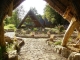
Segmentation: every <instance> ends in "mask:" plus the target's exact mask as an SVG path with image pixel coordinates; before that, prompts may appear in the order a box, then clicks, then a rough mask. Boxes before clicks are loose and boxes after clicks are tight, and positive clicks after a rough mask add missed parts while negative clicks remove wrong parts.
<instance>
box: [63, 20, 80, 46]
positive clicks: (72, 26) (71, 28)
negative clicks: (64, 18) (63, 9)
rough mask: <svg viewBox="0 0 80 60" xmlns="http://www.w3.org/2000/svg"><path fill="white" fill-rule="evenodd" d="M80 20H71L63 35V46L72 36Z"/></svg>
mask: <svg viewBox="0 0 80 60" xmlns="http://www.w3.org/2000/svg"><path fill="white" fill-rule="evenodd" d="M78 23H79V22H78V21H73V19H72V20H71V22H70V25H69V27H68V28H67V30H66V32H65V35H64V37H63V41H62V46H66V44H67V42H68V39H69V37H70V36H71V34H72V33H73V31H74V29H75V28H76V26H78Z"/></svg>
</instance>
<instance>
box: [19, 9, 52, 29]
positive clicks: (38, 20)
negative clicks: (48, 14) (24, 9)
mask: <svg viewBox="0 0 80 60" xmlns="http://www.w3.org/2000/svg"><path fill="white" fill-rule="evenodd" d="M27 17H30V18H31V22H33V23H34V26H33V25H31V26H30V27H49V26H50V25H51V24H52V23H51V22H49V21H48V20H47V18H45V19H43V18H42V16H40V15H38V14H37V15H36V14H35V13H34V11H33V10H31V9H30V10H29V11H28V13H27V14H26V15H25V17H24V18H23V19H22V21H21V22H20V24H19V25H18V28H22V24H24V23H25V22H26V21H27V19H26V18H27ZM25 27H27V26H25Z"/></svg>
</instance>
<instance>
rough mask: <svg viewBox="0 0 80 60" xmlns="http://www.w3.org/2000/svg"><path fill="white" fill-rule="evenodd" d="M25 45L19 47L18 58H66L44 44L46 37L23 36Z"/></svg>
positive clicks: (29, 59) (62, 59) (38, 59)
mask: <svg viewBox="0 0 80 60" xmlns="http://www.w3.org/2000/svg"><path fill="white" fill-rule="evenodd" d="M23 40H24V41H25V45H24V46H23V47H22V48H21V51H20V55H19V60H66V59H65V58H63V57H62V56H60V55H58V54H57V53H55V52H54V51H53V48H52V47H51V46H48V45H47V44H46V38H39V39H35V38H23Z"/></svg>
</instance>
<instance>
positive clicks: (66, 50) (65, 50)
mask: <svg viewBox="0 0 80 60" xmlns="http://www.w3.org/2000/svg"><path fill="white" fill-rule="evenodd" d="M70 53H71V51H70V50H69V49H67V48H66V47H63V48H62V49H61V55H62V56H63V57H65V58H68V56H69V55H70Z"/></svg>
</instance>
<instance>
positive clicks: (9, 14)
mask: <svg viewBox="0 0 80 60" xmlns="http://www.w3.org/2000/svg"><path fill="white" fill-rule="evenodd" d="M12 11H13V1H12V2H11V4H10V6H9V10H8V16H12Z"/></svg>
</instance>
